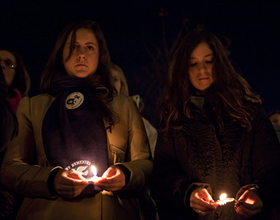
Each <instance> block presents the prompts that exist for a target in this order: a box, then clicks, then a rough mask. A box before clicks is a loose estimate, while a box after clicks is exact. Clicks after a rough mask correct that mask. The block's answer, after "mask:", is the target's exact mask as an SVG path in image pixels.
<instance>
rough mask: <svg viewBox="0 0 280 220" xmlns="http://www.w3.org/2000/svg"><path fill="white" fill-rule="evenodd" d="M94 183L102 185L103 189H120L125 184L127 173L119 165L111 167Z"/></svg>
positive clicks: (113, 190)
mask: <svg viewBox="0 0 280 220" xmlns="http://www.w3.org/2000/svg"><path fill="white" fill-rule="evenodd" d="M94 185H96V186H98V187H100V188H101V189H102V190H107V191H112V192H115V191H118V190H120V189H122V188H123V187H124V186H125V175H124V173H123V171H121V170H120V169H119V168H117V167H109V168H108V169H107V170H106V171H105V172H104V173H103V175H102V178H101V179H99V180H98V181H97V182H95V183H94Z"/></svg>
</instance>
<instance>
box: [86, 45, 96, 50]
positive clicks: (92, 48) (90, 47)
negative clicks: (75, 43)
mask: <svg viewBox="0 0 280 220" xmlns="http://www.w3.org/2000/svg"><path fill="white" fill-rule="evenodd" d="M86 49H87V50H94V47H93V46H87V47H86Z"/></svg>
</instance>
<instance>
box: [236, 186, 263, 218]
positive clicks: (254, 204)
mask: <svg viewBox="0 0 280 220" xmlns="http://www.w3.org/2000/svg"><path fill="white" fill-rule="evenodd" d="M262 207H263V202H262V200H261V198H260V197H259V196H258V194H257V192H256V191H255V190H246V191H245V192H244V193H243V194H242V195H241V196H240V197H239V199H238V202H236V203H235V204H234V209H235V211H236V212H237V213H238V214H239V215H241V216H244V217H246V218H250V217H251V216H253V215H255V214H257V213H259V212H260V211H261V210H262Z"/></svg>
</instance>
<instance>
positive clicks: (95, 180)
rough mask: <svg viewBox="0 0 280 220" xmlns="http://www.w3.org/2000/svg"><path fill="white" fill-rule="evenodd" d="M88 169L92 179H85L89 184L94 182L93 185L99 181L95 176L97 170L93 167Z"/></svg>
mask: <svg viewBox="0 0 280 220" xmlns="http://www.w3.org/2000/svg"><path fill="white" fill-rule="evenodd" d="M90 168H91V170H92V173H93V177H90V178H87V179H86V180H87V181H89V182H94V183H95V182H97V181H98V180H99V179H100V177H98V176H97V170H96V167H95V166H91V167H90Z"/></svg>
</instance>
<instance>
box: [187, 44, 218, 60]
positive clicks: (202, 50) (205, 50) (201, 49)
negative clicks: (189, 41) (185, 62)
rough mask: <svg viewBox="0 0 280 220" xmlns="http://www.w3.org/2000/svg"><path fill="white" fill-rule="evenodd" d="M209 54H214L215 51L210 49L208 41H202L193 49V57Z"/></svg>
mask: <svg viewBox="0 0 280 220" xmlns="http://www.w3.org/2000/svg"><path fill="white" fill-rule="evenodd" d="M207 55H213V51H212V50H211V49H210V46H209V45H208V44H207V43H205V42H201V43H199V44H198V45H197V46H196V47H195V48H194V49H193V51H192V54H191V57H197V56H207Z"/></svg>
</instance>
